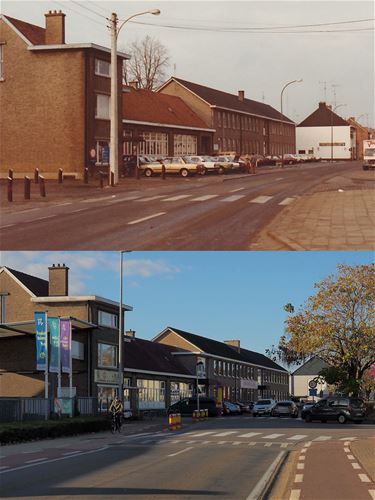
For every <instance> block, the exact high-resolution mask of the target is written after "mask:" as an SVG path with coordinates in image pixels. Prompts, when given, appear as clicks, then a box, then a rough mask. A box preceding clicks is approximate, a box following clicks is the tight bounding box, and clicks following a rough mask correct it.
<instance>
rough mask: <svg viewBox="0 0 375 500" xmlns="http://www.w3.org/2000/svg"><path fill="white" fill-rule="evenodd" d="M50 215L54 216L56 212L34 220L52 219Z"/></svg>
mask: <svg viewBox="0 0 375 500" xmlns="http://www.w3.org/2000/svg"><path fill="white" fill-rule="evenodd" d="M52 217H56V214H51V215H45V216H44V217H38V218H37V219H34V222H39V221H40V220H45V219H52Z"/></svg>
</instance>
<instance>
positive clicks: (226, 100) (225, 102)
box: [158, 76, 294, 123]
mask: <svg viewBox="0 0 375 500" xmlns="http://www.w3.org/2000/svg"><path fill="white" fill-rule="evenodd" d="M171 80H175V81H176V82H178V83H180V84H181V85H183V86H184V87H186V88H187V89H188V90H190V91H191V92H193V93H194V94H196V95H197V96H199V97H200V98H201V99H203V100H204V101H206V102H207V103H208V104H209V105H211V106H217V107H218V108H227V109H232V110H234V111H239V112H243V113H249V114H252V115H257V116H264V117H266V118H270V119H274V120H283V121H286V122H289V123H294V122H293V121H292V120H290V119H289V118H288V117H286V116H285V115H282V114H281V113H280V112H279V111H277V110H276V109H275V108H273V107H272V106H270V105H268V104H265V103H264V102H258V101H253V100H252V99H247V98H244V99H243V101H240V100H239V99H238V96H237V95H235V94H229V93H227V92H223V91H222V90H216V89H212V88H210V87H205V86H204V85H199V84H198V83H193V82H188V81H187V80H182V79H181V78H176V77H175V76H173V77H172V78H171V79H170V80H169V81H171ZM167 83H168V82H166V83H165V84H164V85H162V86H161V87H160V89H159V90H158V91H160V90H161V89H162V88H163V87H164V86H165V85H166V84H167Z"/></svg>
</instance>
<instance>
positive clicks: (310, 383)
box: [309, 380, 318, 389]
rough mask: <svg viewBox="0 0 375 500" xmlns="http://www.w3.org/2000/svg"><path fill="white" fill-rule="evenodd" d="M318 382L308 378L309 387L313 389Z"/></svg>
mask: <svg viewBox="0 0 375 500" xmlns="http://www.w3.org/2000/svg"><path fill="white" fill-rule="evenodd" d="M317 385H318V384H317V383H316V380H310V382H309V387H310V389H315V388H316V386H317Z"/></svg>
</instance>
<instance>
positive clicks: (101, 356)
mask: <svg viewBox="0 0 375 500" xmlns="http://www.w3.org/2000/svg"><path fill="white" fill-rule="evenodd" d="M98 366H101V367H104V368H117V346H115V345H111V344H98Z"/></svg>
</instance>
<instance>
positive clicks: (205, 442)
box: [202, 441, 212, 444]
mask: <svg viewBox="0 0 375 500" xmlns="http://www.w3.org/2000/svg"><path fill="white" fill-rule="evenodd" d="M210 443H212V441H203V442H202V444H210Z"/></svg>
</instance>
